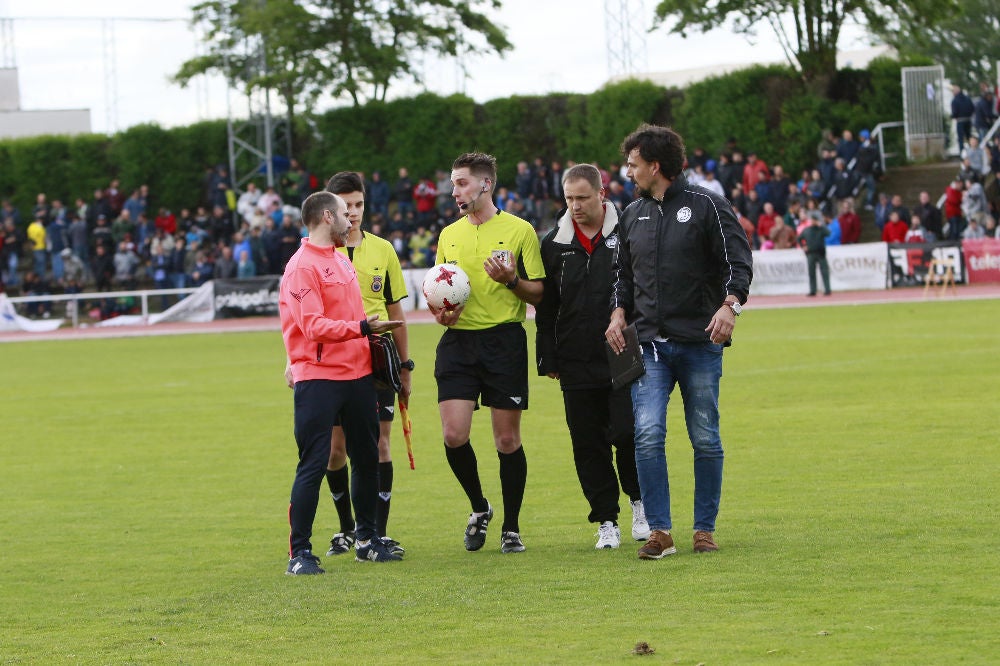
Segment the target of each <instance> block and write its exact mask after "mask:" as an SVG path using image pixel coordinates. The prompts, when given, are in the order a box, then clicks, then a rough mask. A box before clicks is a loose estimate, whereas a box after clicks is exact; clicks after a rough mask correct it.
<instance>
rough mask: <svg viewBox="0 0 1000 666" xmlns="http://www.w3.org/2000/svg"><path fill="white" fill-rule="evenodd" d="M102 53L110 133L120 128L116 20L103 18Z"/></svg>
mask: <svg viewBox="0 0 1000 666" xmlns="http://www.w3.org/2000/svg"><path fill="white" fill-rule="evenodd" d="M101 37H102V38H103V39H102V42H101V43H102V46H103V50H102V55H103V60H104V115H105V122H106V123H107V125H108V134H114V133H115V132H116V131H117V130H118V63H117V56H116V51H117V49H116V48H115V47H116V42H115V20H114V19H102V20H101Z"/></svg>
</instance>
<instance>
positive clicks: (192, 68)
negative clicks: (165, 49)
mask: <svg viewBox="0 0 1000 666" xmlns="http://www.w3.org/2000/svg"><path fill="white" fill-rule="evenodd" d="M191 23H192V25H193V26H194V27H196V28H199V29H201V30H202V31H203V35H204V42H205V45H206V48H207V50H206V53H204V54H203V55H199V56H196V57H194V58H191V59H190V60H187V61H185V62H184V63H182V64H181V67H180V69H179V70H178V71H177V73H176V74H175V75H174V77H173V80H174V81H175V82H176V83H179V84H180V85H182V86H184V85H187V84H188V83H189V82H190V81H191V79H192V78H194V77H195V76H198V75H199V74H205V73H209V72H213V73H220V74H222V75H224V76H225V77H226V79H227V81H228V83H229V85H230V86H232V87H233V88H235V89H237V90H241V91H243V92H245V93H246V94H251V93H253V92H254V91H257V90H269V91H273V92H275V93H277V95H278V96H279V97H280V98H281V99H282V100H283V101H284V104H285V107H286V109H287V113H288V117H289V125H290V126H294V116H295V111H296V107H302V106H306V105H310V104H311V103H312V102H314V101H315V100H316V99H317V98H318V97H319V96H320V95H321V94H322V93H323V92H324V91H325V86H323V85H320V82H322V81H323V80H324V77H325V76H326V75H327V74H328V73H329V71H330V69H331V68H330V63H329V61H328V60H327V59H326V58H324V57H323V56H324V53H323V50H322V46H323V45H324V43H325V38H324V37H323V35H322V30H321V28H322V22H321V21H320V20H319V19H318V18H317V17H316V16H314V15H313V14H311V13H310V12H309V11H307V10H306V9H305V8H304V7H303V6H301V5H300V4H299V3H297V2H295V1H294V0H269V1H266V2H265V1H263V0H208V1H207V2H202V3H199V4H197V5H195V6H194V7H192V19H191Z"/></svg>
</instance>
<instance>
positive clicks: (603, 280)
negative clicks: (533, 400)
mask: <svg viewBox="0 0 1000 666" xmlns="http://www.w3.org/2000/svg"><path fill="white" fill-rule="evenodd" d="M562 187H563V191H564V192H565V199H566V212H565V213H564V214H563V215H562V216H561V217H560V218H559V221H558V222H557V223H556V227H555V229H553V230H552V231H551V232H549V234H548V235H547V236H545V238H543V239H542V261H543V262H544V264H545V283H544V284H545V293H544V295H543V296H542V302H541V303H540V304H539V305H538V308H537V309H536V312H535V324H536V326H537V334H536V338H535V341H536V353H535V358H536V361H537V363H538V374H539V375H545V376H548V377H551V378H552V379H558V380H559V385H560V387H561V388H562V391H563V403H564V405H565V407H566V424H567V425H568V426H569V434H570V439H571V440H572V442H573V460H574V462H575V463H576V474H577V476H578V477H579V479H580V486H581V487H582V488H583V495H584V497H586V498H587V501H588V502H589V503H590V515H589V516H588V520H590V522H592V523H598V525H599V527H598V529H597V545H596V548H598V549H604V548H618V546H619V545H620V544H621V531H620V529H619V527H618V512H619V511H620V507H619V505H618V499H619V496H620V492H619V490H618V486H619V481H620V483H621V489H622V490H623V491H624V492H625V494H627V495H628V497H629V501H630V503H631V505H632V537H633V538H634V539H636V540H637V541H643V540H645V539H646V538H647V537H648V536H649V526H648V524H647V523H646V517H645V514H644V512H643V508H642V499H641V497H642V495H641V493H640V491H639V477H638V475H637V473H636V469H635V445H634V421H633V418H632V398H631V396H630V394H629V389H628V388H621V389H618V390H614V389H612V387H611V376H610V373H609V370H608V357H607V351H606V348H605V344H604V331H605V330H606V329H607V326H608V319H609V316H610V313H609V312H608V303H609V302H610V299H611V282H612V274H611V266H612V263H613V261H614V248H615V246H616V245H617V243H618V209H617V208H615V205H614V204H613V203H610V202H608V201H606V200H605V198H604V195H605V192H604V188H603V186H602V184H601V173H600V171H598V170H597V168H595V167H594V166H592V165H590V164H578V165H576V166H574V167H572V168H570V169H569V170H567V171H566V173H565V175H564V176H563V180H562ZM616 458H617V463H618V473H617V475H616V474H615V465H614V462H615V459H616Z"/></svg>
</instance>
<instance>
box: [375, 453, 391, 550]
mask: <svg viewBox="0 0 1000 666" xmlns="http://www.w3.org/2000/svg"><path fill="white" fill-rule="evenodd" d="M390 499H392V461H391V460H390V461H389V462H380V463H379V464H378V501H377V502H376V503H375V529H377V530H378V535H379V536H385V526H386V524H387V523H388V522H389V500H390Z"/></svg>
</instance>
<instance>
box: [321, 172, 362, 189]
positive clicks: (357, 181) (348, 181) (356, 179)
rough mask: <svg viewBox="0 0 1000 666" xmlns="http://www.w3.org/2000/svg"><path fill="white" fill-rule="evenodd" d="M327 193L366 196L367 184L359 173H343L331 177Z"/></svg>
mask: <svg viewBox="0 0 1000 666" xmlns="http://www.w3.org/2000/svg"><path fill="white" fill-rule="evenodd" d="M326 191H327V192H333V193H334V194H347V193H348V192H361V193H362V194H364V191H365V184H364V182H363V181H362V180H361V176H359V175H358V174H357V172H354V171H341V172H339V173H335V174H333V176H331V177H330V180H328V181H327V183H326Z"/></svg>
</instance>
